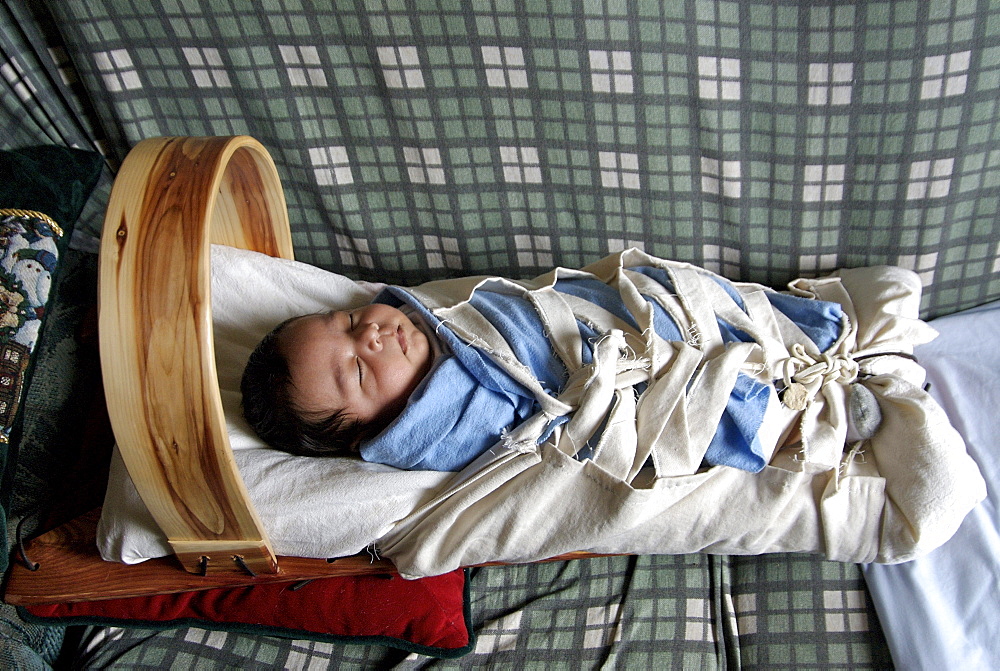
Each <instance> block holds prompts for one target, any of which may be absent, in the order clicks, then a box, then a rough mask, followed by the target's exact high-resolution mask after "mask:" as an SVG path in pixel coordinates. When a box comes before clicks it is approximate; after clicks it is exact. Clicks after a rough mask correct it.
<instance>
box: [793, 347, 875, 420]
mask: <svg viewBox="0 0 1000 671" xmlns="http://www.w3.org/2000/svg"><path fill="white" fill-rule="evenodd" d="M789 354H790V356H789V357H788V358H787V359H785V360H784V361H783V362H782V379H783V381H784V383H785V391H784V393H783V394H782V398H781V400H782V403H784V404H785V405H786V406H788V407H789V408H792V409H793V410H802V409H804V408H805V407H806V406H807V405H808V404H809V402H810V401H812V399H813V398H814V397H815V396H816V394H817V393H819V390H820V389H822V388H823V387H825V386H826V385H828V384H833V383H839V384H844V385H847V384H850V383H852V382H854V381H855V380H856V379H857V378H858V362H857V361H855V360H854V359H853V358H852V357H851V356H850V355H849V354H828V353H824V354H821V355H820V356H819V357H818V358H817V357H814V356H812V355H811V354H809V353H808V352H806V350H805V348H804V347H803V346H802V345H800V344H799V343H795V344H794V345H792V347H791V350H790V351H789Z"/></svg>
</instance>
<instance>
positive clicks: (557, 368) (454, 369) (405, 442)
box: [361, 267, 841, 472]
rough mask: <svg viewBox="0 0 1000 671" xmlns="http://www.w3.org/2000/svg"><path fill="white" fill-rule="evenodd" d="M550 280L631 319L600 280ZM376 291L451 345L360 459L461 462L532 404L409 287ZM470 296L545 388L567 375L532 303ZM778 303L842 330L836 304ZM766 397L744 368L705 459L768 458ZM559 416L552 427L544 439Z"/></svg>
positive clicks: (753, 465)
mask: <svg viewBox="0 0 1000 671" xmlns="http://www.w3.org/2000/svg"><path fill="white" fill-rule="evenodd" d="M634 270H636V271H637V272H641V273H643V274H645V275H646V276H648V277H650V278H651V279H654V280H656V281H657V282H659V283H660V284H662V285H663V286H664V287H665V288H666V289H667V290H668V291H673V288H672V285H671V283H670V279H669V276H668V275H667V274H666V273H665V272H664V271H663V270H661V269H658V268H650V267H640V268H636V269H634ZM720 284H721V285H722V286H723V287H724V288H725V289H726V291H727V292H728V293H729V294H730V295H731V296H732V297H733V298H734V300H735V301H736V302H737V305H739V306H740V307H741V308H743V307H744V305H743V301H742V298H741V297H740V296H739V294H738V292H736V290H735V289H734V288H733V287H732V286H731V285H729V284H728V283H727V282H725V281H724V280H720ZM555 288H556V290H557V291H560V292H563V293H566V294H570V295H573V296H577V297H579V298H583V299H585V300H588V301H591V302H593V303H595V304H596V305H598V306H600V307H602V308H604V309H605V310H607V311H608V312H611V313H612V314H614V315H615V316H616V317H618V318H619V319H621V320H623V321H624V322H625V323H627V324H629V325H630V326H632V327H634V328H637V325H636V323H635V320H634V318H633V317H632V315H631V314H630V313H629V312H628V310H627V309H626V308H625V306H624V304H623V302H622V300H621V297H620V296H619V294H618V291H617V290H616V289H615V288H613V287H611V286H609V285H607V284H605V283H603V282H601V281H599V280H596V279H577V278H574V279H561V280H559V281H558V282H557V283H556V285H555ZM375 300H376V301H377V302H384V303H388V304H390V305H397V306H398V305H402V304H404V303H405V304H407V305H410V306H411V307H413V308H414V309H415V310H416V311H417V313H418V314H419V315H420V316H421V318H422V319H424V320H425V322H426V323H427V324H429V325H430V327H431V328H432V329H433V330H434V332H435V333H437V334H438V336H439V337H440V338H441V339H442V341H443V342H444V343H445V345H446V347H447V349H449V350H450V352H451V354H450V355H445V356H443V357H441V358H440V359H439V361H438V362H436V363H435V365H434V367H433V368H432V370H431V372H430V373H429V374H428V376H427V378H425V379H424V381H423V382H421V384H420V385H419V386H418V387H417V389H416V391H415V392H414V394H413V395H412V396H411V397H410V400H409V402H408V403H407V406H406V408H405V409H404V411H403V413H402V414H401V415H400V416H399V417H398V418H396V420H394V421H393V423H392V424H390V426H389V427H388V428H387V429H386V430H385V431H383V432H382V433H381V434H380V435H378V436H376V437H375V438H374V439H372V440H370V441H367V442H366V443H364V444H362V446H361V457H362V458H363V459H365V460H367V461H372V462H377V463H383V464H388V465H391V466H396V467H399V468H406V469H429V470H445V471H451V470H460V469H461V468H463V467H464V466H466V465H468V464H469V463H470V462H471V461H472V460H473V459H475V458H476V457H478V456H479V455H480V454H482V453H483V452H485V451H486V450H487V449H489V448H490V447H491V446H492V445H494V444H495V443H496V442H497V441H498V440H499V439H500V437H501V435H502V434H503V432H504V431H506V430H509V429H511V428H513V427H515V426H517V425H518V424H520V423H521V422H522V421H524V420H526V419H527V418H528V417H530V416H531V415H533V414H535V412H537V410H538V406H537V404H536V402H535V399H534V397H533V396H532V395H531V393H530V392H529V391H528V390H527V389H525V388H524V387H522V386H521V385H520V384H518V383H516V382H515V381H514V380H513V379H511V378H510V377H509V376H507V374H506V373H505V372H504V371H503V370H502V369H501V368H500V367H499V366H498V365H497V364H496V363H494V362H493V361H492V360H491V359H490V358H489V357H488V356H487V355H486V354H485V353H484V352H483V351H481V350H480V349H478V348H476V347H472V346H469V345H468V344H466V343H464V342H463V341H462V340H460V339H459V338H458V337H457V336H456V335H455V334H454V333H453V332H452V331H451V329H449V328H448V327H447V326H446V325H444V324H442V323H441V322H440V320H439V319H437V318H436V317H435V316H434V315H432V314H431V313H430V311H428V310H427V309H426V308H425V307H424V306H423V305H421V304H420V303H419V301H417V299H415V298H414V297H413V296H412V295H411V294H409V293H408V292H407V291H406V290H405V289H401V288H398V287H389V288H387V289H386V290H385V291H384V292H382V293H381V294H380V295H379V296H378V297H376V299H375ZM646 300H647V301H649V302H650V304H651V305H652V306H653V327H654V329H655V330H656V332H657V334H658V335H660V336H661V337H663V338H665V339H667V340H681V339H682V335H681V332H680V329H679V328H678V327H677V325H676V324H675V323H674V321H673V319H672V318H671V317H670V316H669V314H667V312H666V311H665V310H664V309H663V308H662V307H661V306H660V305H659V303H657V302H656V301H655V300H652V299H650V298H649V297H648V296H647V297H646ZM800 301H804V302H800ZM470 303H471V304H472V305H473V306H474V307H475V308H476V309H477V310H478V311H479V312H480V314H482V315H483V316H484V317H485V318H486V319H488V320H489V321H490V323H491V324H493V326H494V327H495V328H496V329H497V330H498V331H499V332H500V334H501V335H502V336H503V337H504V338H505V339H506V340H507V342H508V344H509V345H510V346H511V348H512V349H513V351H514V352H515V354H516V355H517V357H518V360H520V361H521V362H522V363H524V364H525V365H527V366H528V367H529V368H530V369H531V370H532V372H533V373H534V375H535V377H536V379H538V380H539V381H540V382H541V383H542V385H543V388H545V389H546V391H548V392H549V393H552V394H553V395H558V393H559V391H560V390H561V388H562V386H563V385H564V384H565V383H566V380H567V379H568V372H567V370H566V368H565V366H564V365H563V363H562V362H561V361H560V360H559V357H558V356H556V354H555V353H554V351H553V350H552V347H551V345H550V343H549V341H548V338H547V337H546V335H545V332H544V330H543V328H542V323H541V321H540V319H539V317H538V314H537V313H536V311H535V308H534V307H533V306H532V305H531V303H530V302H529V301H527V300H526V299H524V298H522V297H520V296H516V295H511V294H506V293H498V292H494V291H488V290H484V289H482V288H481V289H478V290H477V291H476V292H474V294H473V296H472V298H471V299H470ZM775 307H777V308H778V309H783V308H788V309H789V312H790V313H791V314H789V317H790V318H792V319H793V321H799V320H801V321H802V323H803V324H804V326H805V327H806V328H808V329H809V330H808V331H807V334H809V335H814V337H815V338H817V339H819V340H820V341H821V342H823V343H830V344H832V343H833V341H834V340H836V338H837V336H839V332H840V322H841V320H840V315H841V313H840V311H839V306H836V305H834V304H830V303H823V302H820V301H813V300H807V299H795V300H793V301H780V302H779V303H775ZM744 309H745V308H744ZM719 326H720V329H721V331H722V333H723V337H724V340H725V341H726V342H748V341H750V340H751V338H750V337H749V336H748V335H747V334H746V333H743V332H742V331H740V330H739V329H736V328H733V327H731V326H730V325H729V324H726V323H725V322H723V321H721V320H720V321H719ZM578 327H579V329H580V334H581V339H582V341H583V345H582V347H583V352H582V358H583V361H584V363H585V364H587V363H589V362H590V361H591V360H592V358H593V352H592V349H591V343H593V342H594V341H595V340H596V338H597V337H599V336H600V334H598V333H596V332H594V331H593V330H592V329H591V328H590V327H589V326H587V325H586V324H584V323H582V322H578ZM637 391H639V392H641V391H642V389H638V390H637ZM768 398H769V393H768V387H767V386H766V385H763V384H761V383H759V382H757V381H756V380H754V379H753V378H751V377H749V376H746V375H743V374H740V375H739V376H738V379H737V382H736V385H735V387H734V388H733V391H732V394H731V396H730V402H729V404H728V406H727V410H726V412H725V414H724V415H723V418H722V420H721V421H720V423H719V425H718V427H717V429H716V434H715V436H714V438H713V440H712V442H711V444H710V446H709V449H708V451H707V453H706V457H705V458H706V460H707V461H708V462H709V463H710V464H713V465H726V466H732V467H734V468H740V469H743V470H748V471H751V472H757V471H759V470H761V469H762V468H763V467H764V465H765V459H764V452H763V446H762V445H761V444H760V441H759V439H758V437H757V432H758V431H759V429H760V426H761V422H762V421H763V417H764V413H765V411H766V410H767V403H768ZM558 423H559V422H555V423H553V425H552V426H550V427H549V430H548V431H547V432H546V433H545V434H543V437H542V440H544V439H545V437H547V436H548V435H549V433H550V432H551V430H552V429H554V427H555V425H556V424H558ZM588 454H589V452H588V451H587V450H586V449H584V450H582V451H581V452H580V454H579V455H578V456H579V457H580V458H586V456H587V455H588Z"/></svg>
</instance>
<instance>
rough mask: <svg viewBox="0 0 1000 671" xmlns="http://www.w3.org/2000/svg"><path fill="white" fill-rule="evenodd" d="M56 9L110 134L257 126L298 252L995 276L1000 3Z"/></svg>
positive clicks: (553, 2)
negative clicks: (638, 257)
mask: <svg viewBox="0 0 1000 671" xmlns="http://www.w3.org/2000/svg"><path fill="white" fill-rule="evenodd" d="M49 4H50V7H49V9H50V11H51V12H52V13H53V15H54V16H55V18H56V20H57V21H58V26H59V30H60V32H61V35H62V38H63V39H65V40H66V52H67V54H68V56H69V58H70V60H71V61H72V63H73V64H74V65H75V66H76V68H77V70H78V72H79V77H80V80H81V81H82V82H83V86H84V88H85V89H86V90H87V91H88V92H89V93H90V96H91V101H92V102H93V104H94V106H95V108H96V111H97V117H98V118H100V119H101V122H102V124H103V128H102V130H103V131H104V132H105V133H106V134H107V137H108V143H107V148H108V151H109V152H110V153H111V154H112V155H113V156H115V157H118V158H120V157H122V156H123V155H124V153H125V151H126V150H127V148H128V147H129V146H131V145H132V144H134V143H135V142H136V141H137V140H139V139H141V138H145V137H149V136H153V135H206V134H207V135H226V134H233V133H248V134H251V135H254V136H256V137H257V138H258V139H260V140H261V141H263V142H264V144H265V145H266V146H267V147H268V148H269V149H270V150H271V151H272V152H273V154H274V156H275V158H276V159H277V161H278V163H279V165H280V168H281V173H282V177H283V179H284V183H285V187H286V191H287V194H288V200H289V208H290V212H291V215H292V220H293V221H294V222H295V243H296V248H297V250H298V253H299V256H300V258H302V259H303V260H305V261H309V262H312V263H315V264H318V265H321V266H325V267H328V268H335V269H340V270H342V271H344V272H346V273H347V274H350V275H354V276H359V277H363V278H366V279H373V278H379V279H383V278H388V279H390V280H393V281H397V282H410V281H417V280H423V279H428V278H431V277H440V276H443V275H454V274H460V273H465V274H468V273H478V272H500V273H519V274H522V275H529V274H535V273H537V272H540V271H542V270H544V269H547V268H548V267H549V266H551V265H553V264H559V265H568V266H576V265H579V264H582V263H585V262H587V261H590V260H594V259H596V258H599V257H601V256H603V255H604V254H605V253H606V252H608V251H611V250H616V249H619V248H623V247H626V246H632V245H635V246H638V247H642V248H644V249H645V251H647V252H649V253H652V254H656V255H659V256H662V257H665V258H674V259H678V260H688V261H693V262H696V263H698V264H701V265H704V266H707V267H708V268H710V269H712V270H717V271H721V272H722V273H723V274H725V275H727V276H729V277H731V278H736V279H746V280H754V281H760V282H763V283H766V284H780V283H783V282H785V281H787V280H788V279H790V278H792V277H794V276H797V275H799V274H804V275H809V274H815V273H820V272H822V271H824V270H828V269H832V268H835V267H837V266H857V265H874V264H880V263H890V264H896V265H901V266H904V267H908V268H911V269H914V270H916V271H917V272H919V273H920V275H921V277H922V278H923V280H924V284H925V285H926V291H927V294H926V298H925V300H924V309H925V313H927V314H928V315H938V314H942V313H946V312H951V311H954V310H957V309H959V308H962V307H968V306H971V305H974V304H977V303H982V302H985V301H986V300H989V299H993V298H997V297H998V296H1000V272H998V271H1000V249H998V244H1000V222H998V213H997V189H998V187H1000V153H998V152H997V151H996V149H995V143H996V140H997V136H998V133H1000V127H998V118H1000V114H998V109H997V106H998V91H1000V7H998V6H997V5H996V3H995V2H990V1H989V0H979V1H974V0H934V1H931V2H913V1H910V2H903V1H900V2H869V3H841V2H837V3H832V2H829V3H827V2H808V3H806V2H791V1H789V0H771V1H752V0H741V1H721V0H720V1H718V2H715V1H709V2H693V1H689V2H663V3H661V2H624V1H623V0H591V1H587V2H566V1H562V0H539V1H537V2H530V3H510V2H501V1H500V0H494V1H489V2H479V3H473V5H471V6H470V3H462V2H433V3H431V2H428V3H405V4H403V3H390V2H373V3H358V2H336V3H313V4H310V5H309V8H306V7H304V6H303V5H302V3H300V2H298V0H270V1H269V2H262V3H234V2H209V3H206V2H201V3H191V2H179V1H165V2H162V3H141V2H136V3H93V2H88V1H87V0H69V1H65V2H62V1H60V2H52V3H49ZM129 5H130V6H129Z"/></svg>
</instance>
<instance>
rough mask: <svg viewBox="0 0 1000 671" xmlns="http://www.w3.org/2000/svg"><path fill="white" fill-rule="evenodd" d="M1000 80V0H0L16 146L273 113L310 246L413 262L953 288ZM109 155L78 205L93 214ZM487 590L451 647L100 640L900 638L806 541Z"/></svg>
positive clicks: (110, 635) (114, 637)
mask: <svg viewBox="0 0 1000 671" xmlns="http://www.w3.org/2000/svg"><path fill="white" fill-rule="evenodd" d="M998 91H1000V3H998V2H996V0H928V1H926V2H920V1H918V0H894V1H888V0H887V1H882V2H828V1H822V0H820V1H817V2H801V1H795V0H718V1H716V0H700V1H697V2H696V1H694V0H686V1H683V2H681V1H678V2H653V1H635V2H628V1H626V0H579V1H573V0H533V1H531V2H525V3H516V2H509V1H506V0H484V1H483V2H475V3H467V2H460V1H459V0H437V1H434V2H431V1H426V2H424V1H421V2H411V3H397V2H388V1H386V0H372V1H370V2H364V3H362V2H359V1H357V0H340V1H337V2H325V3H324V2H315V3H302V2H300V1H299V0H263V1H261V2H254V3H249V2H247V3H244V2H232V1H229V0H212V1H205V2H192V1H189V0H161V1H159V2H156V3H147V2H128V1H124V0H123V1H121V2H114V3H107V2H106V3H95V2H90V1H89V0H58V1H57V0H50V1H48V2H36V3H4V4H3V5H2V6H0V136H2V140H0V143H2V144H3V146H5V147H8V146H18V145H21V144H27V143H37V142H46V141H48V142H59V143H63V144H71V145H76V146H87V147H90V146H97V147H100V148H101V149H103V150H104V151H105V152H106V154H107V155H108V157H109V159H111V161H112V162H113V163H114V162H117V161H120V160H121V159H122V158H123V157H124V155H125V153H126V152H127V150H128V149H129V148H130V147H131V146H132V145H133V144H134V143H135V142H137V141H138V140H140V139H143V138H146V137H151V136H155V135H208V134H210V135H228V134H234V133H247V134H250V135H253V136H255V137H257V138H258V139H260V140H261V141H262V142H263V143H264V144H265V145H266V146H267V147H268V149H269V150H270V151H271V152H272V155H273V156H274V158H275V160H276V162H277V164H278V168H279V171H280V173H281V176H282V180H283V183H284V186H285V192H286V197H287V199H288V205H289V211H290V214H291V218H292V221H293V222H294V223H293V235H294V241H295V245H296V252H297V255H298V257H299V258H300V259H302V260H304V261H308V262H311V263H314V264H317V265H320V266H323V267H326V268H329V269H332V270H336V271H339V272H343V273H345V274H348V275H350V276H354V277H358V278H362V279H380V280H386V281H392V282H399V283H407V282H416V281H421V280H425V279H430V278H435V277H443V276H451V275H460V274H467V273H477V272H496V273H503V274H513V275H522V276H523V275H533V274H535V273H537V272H539V271H541V270H544V269H547V268H548V267H549V266H551V265H555V264H560V265H567V266H578V265H581V264H584V263H587V262H589V261H592V260H595V259H597V258H600V257H601V256H603V255H604V254H605V253H606V252H608V251H612V250H617V249H621V248H623V247H626V246H637V247H640V248H643V249H644V250H645V251H647V252H649V253H652V254H656V255H660V256H663V257H667V258H674V259H678V260H686V261H692V262H695V263H698V264H700V265H704V266H706V267H708V268H710V269H712V270H715V271H719V272H721V273H722V274H724V275H726V276H728V277H730V278H733V279H743V280H753V281H759V282H764V283H767V284H775V285H777V284H781V283H783V282H785V281H786V280H788V279H790V278H791V277H794V276H797V275H800V274H803V275H809V274H817V273H820V272H823V271H825V270H828V269H831V268H834V267H837V266H857V265H869V264H878V263H891V264H897V265H901V266H904V267H909V268H912V269H914V270H916V271H917V272H918V273H919V274H920V276H921V278H922V280H923V282H924V285H925V297H924V301H923V312H924V315H925V316H928V317H930V316H937V315H940V314H945V313H949V312H953V311H956V310H958V309H962V308H965V307H970V306H973V305H976V304H979V303H983V302H986V301H988V300H993V299H996V298H1000V214H998V198H997V195H998V189H1000V151H998V150H997V149H996V143H997V139H998V137H1000V122H998V120H1000V107H998V106H1000V95H998ZM109 183H110V181H107V182H105V183H103V184H102V185H99V187H98V189H97V192H96V195H95V197H94V199H93V200H92V203H93V206H92V207H91V208H90V209H89V210H88V211H85V213H84V216H83V218H82V220H81V223H80V224H79V225H78V230H83V231H86V232H89V233H90V234H94V235H96V234H98V233H99V231H100V222H101V209H102V207H103V204H104V202H105V201H106V198H107V191H108V186H109ZM85 243H86V240H84V239H81V240H79V241H78V244H79V245H84V246H85ZM55 397H56V394H54V393H53V394H48V395H47V396H46V398H53V399H55ZM42 461H43V460H42V459H40V460H39V464H41V462H42ZM42 470H44V469H42ZM32 482H36V483H43V482H44V478H43V477H42V476H39V477H38V478H37V479H36V480H32ZM36 487H37V485H36ZM473 598H474V600H475V601H474V603H473V610H474V612H475V613H476V617H477V630H478V634H479V641H480V643H479V647H478V648H477V650H476V651H475V652H473V653H471V654H470V655H469V656H467V657H466V658H464V659H462V660H454V661H450V662H439V661H437V662H432V661H431V660H426V659H405V658H403V655H402V654H400V653H396V652H394V651H391V650H388V649H384V648H375V647H361V646H331V645H326V644H318V643H310V642H303V641H280V640H277V639H263V638H259V637H249V636H241V635H237V634H228V635H227V634H222V633H215V632H208V631H204V630H198V629H185V630H177V631H170V632H161V633H156V634H153V633H150V632H142V631H122V630H107V629H101V630H91V631H90V634H89V637H88V639H87V641H86V642H85V643H87V644H89V647H88V646H87V645H84V646H83V647H81V650H80V655H81V659H82V660H83V661H82V663H86V664H90V665H93V666H104V665H107V664H111V663H121V664H128V665H144V666H149V667H152V666H156V667H157V668H165V667H170V666H177V667H183V668H190V667H191V666H196V667H198V668H204V667H223V666H226V665H233V666H235V665H239V666H243V667H247V668H261V667H268V668H270V667H275V666H278V667H280V666H285V667H289V668H317V667H319V668H323V667H326V666H343V667H345V668H369V667H378V668H382V667H385V666H388V665H397V666H399V667H401V668H411V667H420V666H425V665H430V664H431V663H434V664H441V665H449V666H452V667H460V666H474V665H477V664H478V665H482V664H493V665H496V666H497V667H503V666H516V665H518V664H521V665H525V666H528V667H529V668H530V667H543V666H544V667H546V668H548V667H550V666H555V667H559V666H567V667H577V666H584V667H594V666H600V665H602V664H605V665H612V664H614V665H625V664H629V663H630V662H635V663H636V664H646V665H648V666H655V667H656V668H661V667H662V668H690V667H698V668H717V667H733V668H736V667H740V666H746V667H748V668H820V667H824V668H827V667H832V668H838V667H839V668H846V667H850V668H885V667H887V666H889V662H888V657H887V652H886V650H885V645H884V641H883V640H882V637H881V633H880V630H879V628H878V621H877V618H876V617H875V614H874V612H873V610H872V609H871V606H870V603H869V601H868V598H867V595H866V593H865V591H864V587H863V584H862V582H861V578H860V572H859V571H858V569H857V567H855V566H850V565H839V564H830V563H827V562H822V561H819V560H816V559H814V558H810V557H800V556H785V555H777V556H773V557H762V558H718V557H638V558H608V559H594V560H587V561H583V562H570V563H556V564H544V565H534V566H524V567H503V568H490V569H483V570H481V571H478V572H476V575H475V578H474V581H473Z"/></svg>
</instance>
